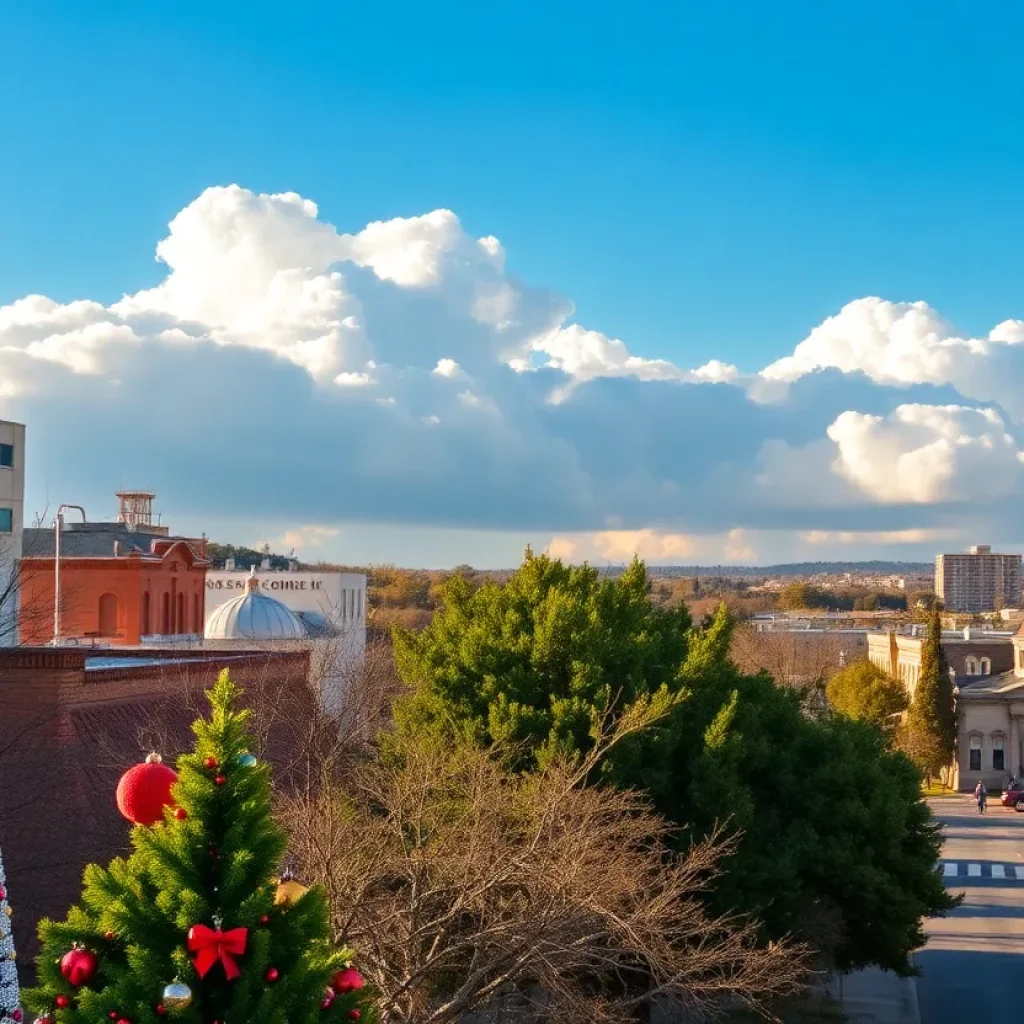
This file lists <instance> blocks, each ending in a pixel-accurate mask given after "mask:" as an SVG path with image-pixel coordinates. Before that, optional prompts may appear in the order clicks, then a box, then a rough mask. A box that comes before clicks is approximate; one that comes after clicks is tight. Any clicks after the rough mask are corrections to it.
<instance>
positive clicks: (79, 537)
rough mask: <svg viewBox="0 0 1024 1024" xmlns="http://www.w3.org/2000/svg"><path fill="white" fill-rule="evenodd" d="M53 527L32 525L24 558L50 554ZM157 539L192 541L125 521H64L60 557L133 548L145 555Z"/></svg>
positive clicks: (99, 554)
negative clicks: (134, 525)
mask: <svg viewBox="0 0 1024 1024" xmlns="http://www.w3.org/2000/svg"><path fill="white" fill-rule="evenodd" d="M54 541H55V538H54V531H53V530H52V529H49V528H47V529H40V528H38V527H32V528H29V529H27V530H25V532H24V535H23V550H24V556H25V557H26V558H53V555H54ZM157 541H163V542H167V541H171V542H172V543H173V542H174V541H185V542H186V543H189V544H190V545H191V546H192V547H193V549H195V547H196V541H195V540H194V539H191V538H186V537H169V536H168V535H167V534H166V533H161V532H159V531H158V530H148V529H146V528H145V527H132V526H131V525H129V524H128V523H65V524H64V527H63V529H62V530H61V533H60V554H61V558H114V557H115V545H116V546H117V550H116V554H117V555H121V556H124V555H129V554H131V553H132V552H136V553H138V554H142V555H148V554H150V553H151V552H152V550H153V544H154V543H155V542H157Z"/></svg>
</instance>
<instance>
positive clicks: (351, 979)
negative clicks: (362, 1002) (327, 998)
mask: <svg viewBox="0 0 1024 1024" xmlns="http://www.w3.org/2000/svg"><path fill="white" fill-rule="evenodd" d="M364 984H365V983H364V982H363V976H362V975H361V974H360V973H359V972H358V971H357V970H356V969H355V968H354V967H346V968H345V969H344V970H343V971H338V973H337V974H336V975H335V976H334V980H333V981H332V982H331V988H333V989H334V991H335V992H341V993H345V992H355V990H356V989H359V988H362V987H363V985H364Z"/></svg>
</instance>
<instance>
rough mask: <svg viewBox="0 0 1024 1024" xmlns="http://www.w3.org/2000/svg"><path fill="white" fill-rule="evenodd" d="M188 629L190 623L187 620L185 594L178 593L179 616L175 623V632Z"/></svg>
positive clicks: (182, 631)
mask: <svg viewBox="0 0 1024 1024" xmlns="http://www.w3.org/2000/svg"><path fill="white" fill-rule="evenodd" d="M187 629H188V623H187V622H186V621H185V595H184V594H179V595H178V618H177V620H176V621H175V623H174V632H175V633H184V632H185V631H186V630H187Z"/></svg>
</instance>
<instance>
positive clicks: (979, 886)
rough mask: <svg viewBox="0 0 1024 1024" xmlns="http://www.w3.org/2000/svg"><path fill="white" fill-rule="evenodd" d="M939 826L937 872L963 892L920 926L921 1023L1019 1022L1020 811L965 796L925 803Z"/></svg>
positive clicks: (1023, 945)
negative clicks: (923, 931) (923, 935)
mask: <svg viewBox="0 0 1024 1024" xmlns="http://www.w3.org/2000/svg"><path fill="white" fill-rule="evenodd" d="M930 803H931V807H932V810H933V811H934V813H935V816H936V818H938V820H939V821H940V822H942V824H943V834H944V837H945V842H944V845H943V850H942V863H941V865H940V871H941V873H942V876H943V880H944V881H945V884H946V886H947V888H949V889H950V890H951V891H953V892H962V893H964V894H965V897H964V902H963V904H962V905H961V906H960V907H958V908H957V909H956V910H954V911H953V912H952V913H951V914H949V916H948V917H945V918H939V919H934V920H931V921H929V922H928V929H927V930H928V944H927V946H926V947H925V948H924V949H923V950H921V951H920V952H919V953H918V954H917V957H916V960H917V965H918V967H920V969H921V972H922V975H921V977H920V978H919V979H918V982H917V992H918V1001H919V1003H920V1008H921V1022H922V1024H973V1022H975V1021H977V1022H979V1024H982V1022H983V1024H1011V1022H1012V1024H1019V1022H1020V1020H1021V1015H1022V1012H1024V1011H1022V1008H1021V1007H1022V1002H1021V1000H1022V997H1024V814H1018V813H1016V812H1015V811H1012V810H1004V809H1003V808H1001V807H1000V806H999V805H998V804H997V803H995V804H993V803H990V804H989V808H988V812H987V813H986V814H985V815H979V814H978V810H977V807H976V806H975V805H974V803H973V802H972V801H971V800H970V799H969V798H968V797H966V796H965V797H947V798H942V799H938V800H932V801H930Z"/></svg>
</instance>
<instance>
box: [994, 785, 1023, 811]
mask: <svg viewBox="0 0 1024 1024" xmlns="http://www.w3.org/2000/svg"><path fill="white" fill-rule="evenodd" d="M999 802H1000V803H1001V804H1002V805H1003V806H1004V807H1012V808H1013V809H1014V810H1015V811H1020V812H1021V813H1022V814H1024V782H1018V783H1016V784H1015V785H1013V786H1007V788H1006V789H1004V790H1003V795H1002V796H1001V797H1000V798H999Z"/></svg>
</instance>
